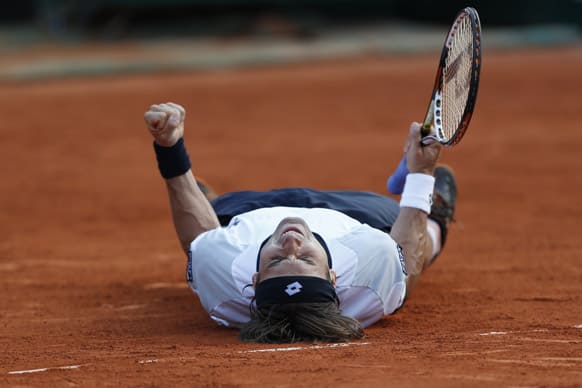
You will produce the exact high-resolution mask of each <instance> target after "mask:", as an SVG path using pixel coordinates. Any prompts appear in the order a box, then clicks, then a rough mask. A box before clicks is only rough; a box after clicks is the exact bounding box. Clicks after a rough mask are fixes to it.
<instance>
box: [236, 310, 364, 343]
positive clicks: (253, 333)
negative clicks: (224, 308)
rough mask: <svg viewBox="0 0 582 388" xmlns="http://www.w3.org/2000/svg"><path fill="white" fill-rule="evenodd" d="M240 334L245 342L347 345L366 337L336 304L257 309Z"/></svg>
mask: <svg viewBox="0 0 582 388" xmlns="http://www.w3.org/2000/svg"><path fill="white" fill-rule="evenodd" d="M250 309H251V320H250V321H249V322H247V323H245V324H244V325H243V326H242V328H241V331H240V335H239V337H240V339H241V340H243V341H246V342H261V343H291V342H301V341H306V342H316V341H317V342H319V341H321V342H345V341H349V340H351V339H358V338H362V337H363V336H364V331H363V330H362V327H361V326H360V323H359V322H358V321H357V320H355V319H353V318H350V317H346V316H344V315H342V314H341V311H340V310H339V308H338V305H337V304H336V303H335V302H327V303H289V304H280V305H270V306H264V307H261V308H257V307H256V306H255V305H254V303H251V307H250Z"/></svg>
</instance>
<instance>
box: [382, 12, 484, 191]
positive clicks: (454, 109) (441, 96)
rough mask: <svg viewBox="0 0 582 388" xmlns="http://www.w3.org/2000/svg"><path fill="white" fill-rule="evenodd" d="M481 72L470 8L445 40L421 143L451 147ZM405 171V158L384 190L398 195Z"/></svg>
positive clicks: (477, 29)
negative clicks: (435, 142)
mask: <svg viewBox="0 0 582 388" xmlns="http://www.w3.org/2000/svg"><path fill="white" fill-rule="evenodd" d="M480 70H481V23H480V21H479V15H478V14H477V11H476V10H475V9H473V8H470V7H467V8H465V9H463V10H462V11H461V12H459V13H458V14H457V17H456V18H455V21H454V22H453V25H452V26H451V29H450V30H449V33H448V35H447V38H446V39H445V44H444V47H443V51H442V54H441V59H440V61H439V67H438V70H437V74H436V79H435V83H434V89H433V91H432V96H431V99H430V103H429V105H428V111H427V113H426V118H425V119H424V123H423V125H422V128H421V136H422V141H421V143H422V144H424V145H426V144H430V143H431V142H433V141H438V142H440V143H441V144H443V145H444V146H448V147H451V146H454V145H455V144H458V143H459V141H461V139H462V138H463V135H464V134H465V132H466V131H467V128H468V127H469V121H471V115H472V114H473V109H474V108H475V101H476V100H477V88H478V86H479V74H480ZM407 174H408V168H407V167H406V155H405V156H404V158H403V159H402V161H401V162H400V164H399V165H398V167H397V168H396V171H395V172H394V174H392V176H391V177H390V178H389V179H388V184H387V186H388V190H389V191H390V192H391V193H392V194H401V193H402V190H403V189H404V182H405V180H406V175H407Z"/></svg>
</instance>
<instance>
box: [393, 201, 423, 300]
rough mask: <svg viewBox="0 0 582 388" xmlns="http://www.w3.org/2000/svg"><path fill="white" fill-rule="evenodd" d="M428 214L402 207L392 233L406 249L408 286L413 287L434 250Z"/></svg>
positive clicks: (395, 239) (404, 249) (403, 248)
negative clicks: (429, 231)
mask: <svg viewBox="0 0 582 388" xmlns="http://www.w3.org/2000/svg"><path fill="white" fill-rule="evenodd" d="M426 221H427V214H426V213H425V212H423V211H422V210H419V209H415V208H411V207H401V208H400V213H399V214H398V218H397V219H396V222H395V223H394V225H393V226H392V231H391V233H390V235H391V236H392V238H393V239H394V241H396V242H397V243H398V244H399V245H400V246H401V247H402V250H403V251H404V257H405V260H406V269H407V272H408V284H407V285H408V288H409V290H411V289H412V287H413V286H414V284H415V282H416V280H417V279H418V277H419V276H420V274H421V273H422V270H423V269H424V267H425V265H426V263H427V262H428V260H429V259H430V256H431V252H432V240H431V239H430V237H429V235H428V232H427V227H426Z"/></svg>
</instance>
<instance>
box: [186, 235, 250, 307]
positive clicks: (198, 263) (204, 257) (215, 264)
mask: <svg viewBox="0 0 582 388" xmlns="http://www.w3.org/2000/svg"><path fill="white" fill-rule="evenodd" d="M243 249H244V244H241V243H240V242H239V241H237V238H236V235H232V234H230V233H228V232H227V231H226V230H224V229H223V228H218V229H213V230H211V231H208V232H206V233H203V234H201V235H200V236H198V238H196V239H195V240H194V241H193V242H192V244H191V245H190V252H189V265H188V268H187V271H188V272H189V273H187V276H186V277H187V278H188V283H189V285H190V287H191V288H192V290H194V291H195V292H196V293H197V294H198V297H199V298H200V302H201V303H202V306H203V307H204V309H205V310H206V311H207V312H210V311H212V310H213V309H214V308H215V307H216V306H218V305H219V304H221V303H223V302H224V301H227V300H231V299H236V298H240V297H241V295H242V292H243V290H238V289H237V287H236V285H235V282H234V280H233V276H232V263H233V260H234V259H235V258H236V257H237V256H238V255H239V254H240V253H241V252H242V250H243Z"/></svg>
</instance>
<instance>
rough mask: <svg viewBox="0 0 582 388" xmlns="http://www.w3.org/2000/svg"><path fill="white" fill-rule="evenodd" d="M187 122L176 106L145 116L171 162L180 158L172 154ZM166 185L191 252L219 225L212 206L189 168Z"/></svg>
mask: <svg viewBox="0 0 582 388" xmlns="http://www.w3.org/2000/svg"><path fill="white" fill-rule="evenodd" d="M185 118H186V111H185V109H184V108H183V107H182V106H180V105H178V104H174V103H166V104H156V105H152V106H151V107H150V108H149V109H148V110H147V112H146V113H145V115H144V119H145V122H146V125H147V128H148V130H149V131H150V133H151V134H152V135H153V137H154V139H155V140H154V141H155V143H156V145H157V146H160V147H162V148H160V149H159V150H161V151H162V152H165V153H167V154H168V155H167V157H168V158H176V157H177V156H176V155H174V154H173V152H174V151H171V152H170V150H172V147H174V148H176V145H177V143H178V142H179V141H181V139H182V138H183V136H184V121H185ZM182 141H183V140H182ZM178 145H179V144H178ZM184 154H185V150H184ZM184 154H182V158H183V157H184V156H183V155H184ZM186 158H187V156H186ZM188 164H189V161H188ZM165 182H166V188H167V190H168V197H169V199H170V206H171V208H172V219H173V221H174V227H175V229H176V233H177V234H178V239H179V240H180V244H181V245H182V249H184V252H188V250H189V248H190V243H191V242H192V241H193V240H194V239H195V238H196V237H197V236H198V235H200V234H201V233H204V232H206V231H208V230H211V229H215V228H218V227H219V226H220V223H219V222H218V217H217V216H216V213H215V212H214V209H213V208H212V205H211V204H210V203H209V202H208V200H207V199H206V196H205V195H204V193H202V191H201V190H200V188H199V187H198V184H197V183H196V179H195V178H194V175H193V174H192V170H191V169H189V168H188V169H187V170H186V171H184V172H183V173H181V174H180V175H177V176H173V177H170V178H166V179H165Z"/></svg>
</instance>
